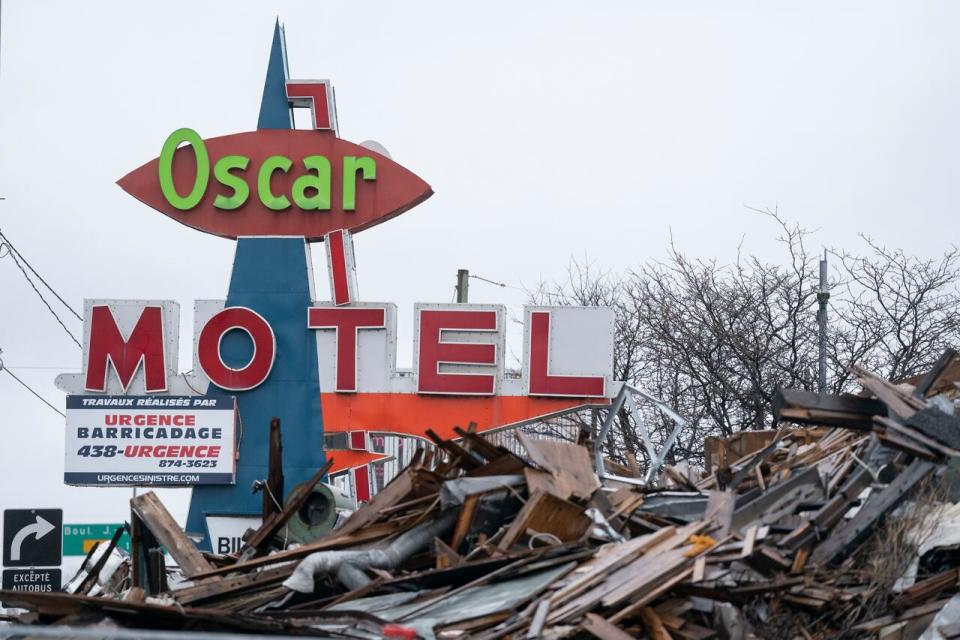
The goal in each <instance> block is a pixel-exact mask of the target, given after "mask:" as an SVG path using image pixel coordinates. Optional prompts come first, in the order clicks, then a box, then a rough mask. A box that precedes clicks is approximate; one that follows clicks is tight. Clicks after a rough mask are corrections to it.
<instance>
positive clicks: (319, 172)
mask: <svg viewBox="0 0 960 640" xmlns="http://www.w3.org/2000/svg"><path fill="white" fill-rule="evenodd" d="M303 166H304V167H306V168H307V169H308V170H313V171H316V173H307V174H306V175H303V176H300V177H299V178H297V179H296V180H294V181H293V189H292V191H293V201H294V202H295V203H296V204H297V206H298V207H300V208H301V209H303V210H304V211H311V210H316V211H328V210H329V209H330V161H329V160H327V159H326V158H324V157H323V156H307V157H306V158H304V159H303ZM308 189H311V190H313V191H316V193H315V194H314V195H312V196H308V195H307V190H308Z"/></svg>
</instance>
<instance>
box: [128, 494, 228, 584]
mask: <svg viewBox="0 0 960 640" xmlns="http://www.w3.org/2000/svg"><path fill="white" fill-rule="evenodd" d="M130 508H131V509H132V510H133V512H134V513H135V514H136V515H137V517H138V518H140V520H141V522H142V523H143V525H144V526H145V527H146V528H147V529H149V530H150V533H152V534H153V536H154V537H155V538H156V539H157V541H158V542H159V543H160V544H162V545H163V546H164V547H166V549H167V552H168V553H169V554H170V556H171V557H172V558H173V559H174V561H176V563H177V566H179V567H180V570H181V571H183V575H185V576H186V577H188V578H192V577H194V576H196V575H197V574H200V573H203V572H205V571H210V570H211V569H213V566H212V565H211V564H210V563H209V562H207V560H206V559H205V558H204V557H203V554H201V553H200V551H198V550H197V547H196V546H194V544H193V542H191V541H190V538H188V537H187V536H186V534H184V532H183V529H181V528H180V525H178V524H177V521H176V520H174V519H173V516H171V515H170V512H169V511H167V508H166V507H164V506H163V503H162V502H160V499H159V498H157V496H156V494H155V493H154V492H152V491H148V492H147V493H143V494H140V495H139V496H137V497H135V498H133V499H131V500H130ZM141 586H142V585H141Z"/></svg>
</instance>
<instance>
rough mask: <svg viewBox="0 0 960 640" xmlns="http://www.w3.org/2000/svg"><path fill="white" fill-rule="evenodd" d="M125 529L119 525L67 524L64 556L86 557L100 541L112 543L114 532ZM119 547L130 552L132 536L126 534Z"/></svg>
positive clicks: (65, 527)
mask: <svg viewBox="0 0 960 640" xmlns="http://www.w3.org/2000/svg"><path fill="white" fill-rule="evenodd" d="M121 527H123V523H119V524H65V525H63V555H65V556H85V555H87V554H88V553H90V549H92V548H93V545H94V544H96V543H97V542H99V541H103V542H110V539H111V538H112V537H113V532H114V531H116V530H117V529H119V528H121ZM117 546H118V547H120V548H122V549H124V550H126V551H128V552H129V551H130V535H129V534H128V533H127V532H124V533H123V535H122V536H121V537H120V542H119V543H118V544H117Z"/></svg>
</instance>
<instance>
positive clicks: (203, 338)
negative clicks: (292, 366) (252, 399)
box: [197, 307, 277, 391]
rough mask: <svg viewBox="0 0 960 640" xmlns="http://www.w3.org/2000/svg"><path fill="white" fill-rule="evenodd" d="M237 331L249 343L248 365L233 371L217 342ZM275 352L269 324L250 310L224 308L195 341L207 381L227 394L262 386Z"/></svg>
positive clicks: (206, 325) (275, 345)
mask: <svg viewBox="0 0 960 640" xmlns="http://www.w3.org/2000/svg"><path fill="white" fill-rule="evenodd" d="M234 329H240V330H242V331H245V332H246V333H247V335H249V336H250V339H251V340H253V357H252V358H251V359H250V362H248V363H247V364H245V365H244V366H242V367H240V368H239V369H234V368H232V367H230V366H228V365H227V364H226V363H225V362H224V361H223V358H222V356H221V355H220V340H221V339H222V338H223V336H224V335H226V334H227V333H228V332H229V331H232V330H234ZM276 353H277V342H276V336H274V334H273V328H272V327H271V326H270V324H269V323H268V322H267V321H266V320H265V319H264V318H263V316H261V315H260V314H259V313H257V312H256V311H254V310H253V309H248V308H247V307H227V308H226V309H224V310H223V311H220V312H219V313H217V314H216V315H214V316H213V317H212V318H210V320H208V321H207V324H205V325H204V326H203V329H202V330H201V331H200V337H199V338H197V358H198V360H199V361H200V368H201V369H203V373H204V374H205V375H206V376H207V377H208V378H210V382H212V383H213V384H215V385H217V386H218V387H220V388H221V389H226V390H227V391H247V390H248V389H253V388H254V387H256V386H258V385H260V384H261V383H263V381H264V380H266V379H267V376H269V375H270V370H271V369H273V360H274V358H275V356H276Z"/></svg>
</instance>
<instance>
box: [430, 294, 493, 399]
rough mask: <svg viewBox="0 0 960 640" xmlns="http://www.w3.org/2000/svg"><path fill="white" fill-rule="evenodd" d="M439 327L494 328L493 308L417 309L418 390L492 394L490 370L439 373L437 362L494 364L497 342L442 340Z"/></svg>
mask: <svg viewBox="0 0 960 640" xmlns="http://www.w3.org/2000/svg"><path fill="white" fill-rule="evenodd" d="M443 331H484V332H496V331H497V313H496V312H495V311H453V310H437V309H421V310H420V352H419V367H418V368H419V370H418V372H417V381H418V391H419V392H420V393H462V394H473V395H493V393H494V390H495V385H496V376H495V375H494V374H476V373H441V372H440V364H441V363H445V364H471V365H491V366H492V365H496V364H497V346H496V345H494V344H481V343H474V342H445V341H443V340H442V332H443Z"/></svg>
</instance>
